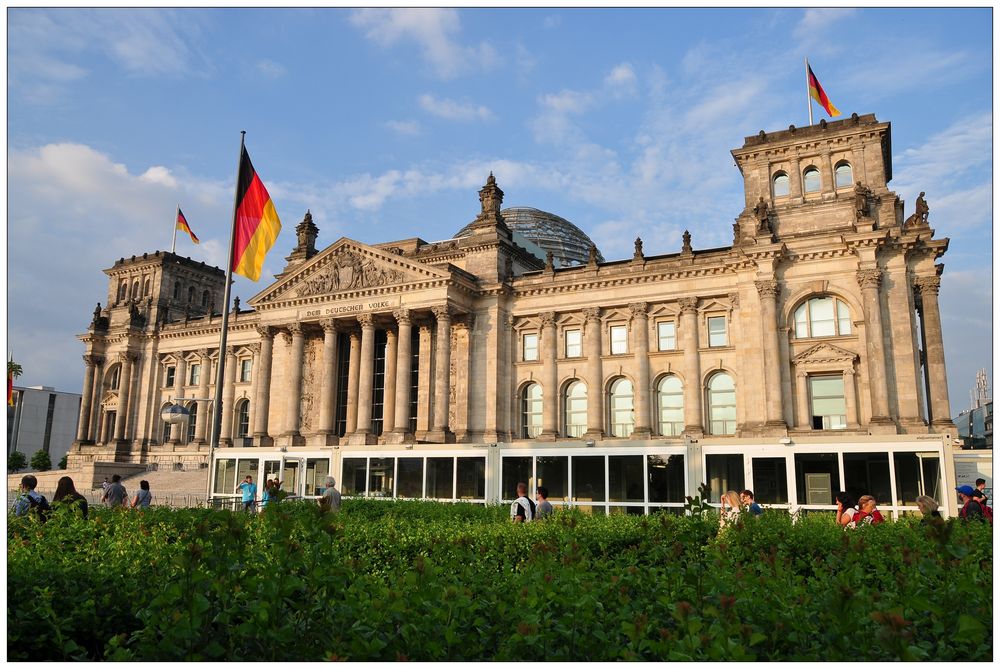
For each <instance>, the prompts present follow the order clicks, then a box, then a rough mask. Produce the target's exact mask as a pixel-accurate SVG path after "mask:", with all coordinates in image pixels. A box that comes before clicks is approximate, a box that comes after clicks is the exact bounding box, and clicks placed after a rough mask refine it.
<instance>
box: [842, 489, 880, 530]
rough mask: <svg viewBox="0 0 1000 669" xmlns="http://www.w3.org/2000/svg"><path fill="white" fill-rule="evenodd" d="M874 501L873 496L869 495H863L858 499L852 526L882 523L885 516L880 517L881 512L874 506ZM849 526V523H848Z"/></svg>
mask: <svg viewBox="0 0 1000 669" xmlns="http://www.w3.org/2000/svg"><path fill="white" fill-rule="evenodd" d="M875 505H876V502H875V498H874V497H872V496H871V495H863V496H862V497H861V499H859V500H858V514H857V515H856V516H855V517H854V523H853V524H854V526H855V527H857V526H859V525H862V524H864V525H878V524H879V523H884V522H885V518H883V517H882V512H881V511H879V510H878V509H877V508H875ZM848 527H850V525H848Z"/></svg>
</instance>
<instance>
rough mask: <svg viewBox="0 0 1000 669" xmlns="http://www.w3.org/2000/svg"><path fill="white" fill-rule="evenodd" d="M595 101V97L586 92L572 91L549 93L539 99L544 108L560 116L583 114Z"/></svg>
mask: <svg viewBox="0 0 1000 669" xmlns="http://www.w3.org/2000/svg"><path fill="white" fill-rule="evenodd" d="M593 101H594V96H593V95H592V94H590V93H588V92H586V91H570V90H563V91H559V92H558V93H547V94H545V95H543V96H541V97H540V98H539V99H538V103H539V104H540V105H541V106H542V107H544V108H546V109H548V110H551V111H554V112H557V113H560V114H582V113H583V112H585V111H587V108H589V107H590V106H591V104H593Z"/></svg>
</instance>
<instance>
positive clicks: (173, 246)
mask: <svg viewBox="0 0 1000 669" xmlns="http://www.w3.org/2000/svg"><path fill="white" fill-rule="evenodd" d="M180 215H181V206H180V205H177V211H175V212H174V240H173V241H172V242H170V252H171V253H177V219H178V218H180Z"/></svg>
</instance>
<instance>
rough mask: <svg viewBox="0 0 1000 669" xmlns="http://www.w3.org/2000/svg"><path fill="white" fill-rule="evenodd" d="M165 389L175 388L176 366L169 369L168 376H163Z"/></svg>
mask: <svg viewBox="0 0 1000 669" xmlns="http://www.w3.org/2000/svg"><path fill="white" fill-rule="evenodd" d="M163 387H164V388H173V387H174V366H173V365H170V366H169V367H167V371H166V374H164V375H163Z"/></svg>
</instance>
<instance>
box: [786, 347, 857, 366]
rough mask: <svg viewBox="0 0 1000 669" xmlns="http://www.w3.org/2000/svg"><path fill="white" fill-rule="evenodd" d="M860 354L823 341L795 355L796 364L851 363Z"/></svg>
mask: <svg viewBox="0 0 1000 669" xmlns="http://www.w3.org/2000/svg"><path fill="white" fill-rule="evenodd" d="M857 358H858V354H857V353H855V352H853V351H848V350H847V349H843V348H840V347H839V346H834V345H833V344H828V343H825V342H824V343H822V344H816V345H815V346H813V347H811V348H809V349H806V350H805V351H803V352H802V353H799V354H798V355H797V356H795V360H794V362H795V364H797V365H802V364H828V363H843V364H849V363H853V362H854V361H855V360H857Z"/></svg>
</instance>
